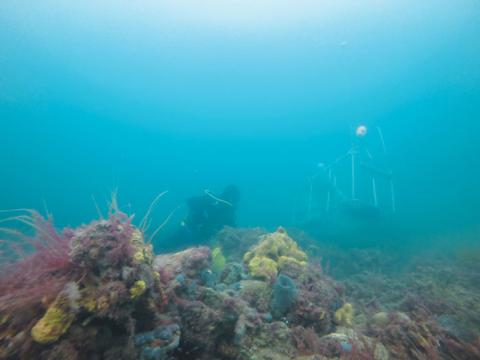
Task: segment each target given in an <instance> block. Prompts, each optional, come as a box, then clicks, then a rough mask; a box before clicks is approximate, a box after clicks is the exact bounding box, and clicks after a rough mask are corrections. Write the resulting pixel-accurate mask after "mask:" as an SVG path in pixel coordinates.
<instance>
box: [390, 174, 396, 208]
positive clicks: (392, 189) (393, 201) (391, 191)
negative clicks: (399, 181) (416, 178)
mask: <svg viewBox="0 0 480 360" xmlns="http://www.w3.org/2000/svg"><path fill="white" fill-rule="evenodd" d="M390 195H391V197H392V212H395V211H396V210H397V209H396V204H395V189H394V188H393V180H392V179H390Z"/></svg>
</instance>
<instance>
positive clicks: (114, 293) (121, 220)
mask: <svg viewBox="0 0 480 360" xmlns="http://www.w3.org/2000/svg"><path fill="white" fill-rule="evenodd" d="M17 220H21V221H22V222H24V223H28V225H30V226H32V227H33V228H34V229H35V230H36V234H35V235H34V236H27V235H24V234H23V233H20V232H16V231H13V230H12V231H10V232H9V234H10V235H12V236H16V237H17V241H16V242H15V244H17V245H18V244H24V245H25V250H28V251H26V253H25V254H23V255H22V256H20V257H19V258H17V259H13V260H12V258H11V257H10V259H11V260H10V261H8V262H6V263H5V264H4V265H3V268H2V273H1V276H0V358H2V359H33V358H35V359H79V360H80V359H117V360H118V359H144V360H150V359H152V360H171V359H199V360H202V359H205V360H207V359H208V360H216V359H218V360H220V359H225V360H230V359H231V360H234V359H238V360H247V359H248V360H252V359H253V360H255V359H256V360H271V359H275V360H276V359H279V360H282V359H301V360H314V359H318V360H320V359H322V360H326V359H332V360H333V359H352V360H353V359H360V360H362V359H365V360H367V359H375V360H387V359H419V360H421V359H478V358H480V352H479V350H478V349H479V347H478V345H479V343H478V335H477V336H476V335H475V334H474V332H473V331H472V332H470V333H469V334H464V333H462V332H461V331H459V330H458V329H456V328H455V327H456V326H457V325H458V324H457V323H456V322H455V317H452V316H450V315H451V314H450V313H449V312H448V311H447V310H446V309H443V310H444V312H443V313H442V316H439V314H440V313H439V310H438V309H436V310H435V309H434V307H435V306H441V304H440V303H435V302H431V303H420V302H419V301H418V300H414V299H413V298H412V297H411V298H410V300H408V299H404V300H403V302H401V306H396V305H394V304H393V303H391V304H390V305H387V302H385V303H384V304H380V303H378V302H374V301H372V299H371V298H370V297H371V296H374V294H375V291H376V290H375V289H374V288H373V286H374V284H377V285H378V281H377V282H375V281H370V282H369V285H368V286H367V285H366V284H364V286H361V285H360V286H359V285H358V284H361V279H360V280H357V281H356V282H354V281H353V280H352V279H347V280H345V281H344V282H343V283H340V282H338V281H335V280H334V279H333V278H332V277H330V276H329V275H328V274H327V273H326V272H325V271H324V269H323V268H322V267H321V266H320V265H319V262H318V261H316V260H315V259H314V258H309V255H308V254H307V253H306V252H305V251H303V250H302V249H301V248H300V246H299V245H298V244H297V242H296V241H295V240H294V239H292V238H291V237H290V236H289V234H288V233H287V231H286V230H285V229H283V228H279V229H278V230H277V231H275V232H272V233H266V232H265V231H263V230H260V229H252V230H248V229H238V230H237V229H234V228H225V229H224V230H222V231H220V232H219V233H218V234H217V235H216V236H215V237H214V238H213V239H212V241H211V245H212V246H211V247H209V246H202V247H194V248H188V249H185V250H183V251H181V252H177V253H171V254H159V255H156V256H155V255H154V254H153V252H152V247H151V245H150V244H149V243H148V241H145V240H144V239H145V234H144V233H143V232H142V230H141V228H139V227H137V226H135V225H134V224H133V218H132V217H129V216H127V215H125V214H123V213H121V212H119V211H115V212H112V213H111V214H110V216H109V217H108V219H100V220H97V221H94V222H92V223H90V224H88V225H84V226H80V227H79V228H76V229H65V230H63V231H62V232H58V231H56V230H55V229H54V227H53V225H52V223H51V221H50V220H45V219H43V218H42V217H41V216H40V215H38V214H37V213H35V212H30V213H28V214H27V215H22V217H20V218H19V219H18V218H17ZM242 239H244V240H245V242H244V243H241V244H238V243H237V241H242ZM12 252H13V250H12ZM17 253H18V251H17ZM312 256H314V255H312ZM377 290H378V289H377ZM423 291H425V292H426V291H427V290H425V289H424V290H423ZM435 291H440V290H435ZM425 292H424V293H423V294H424V295H425V294H426V293H425ZM399 296H400V295H399ZM397 304H398V303H397ZM465 321H466V320H465Z"/></svg>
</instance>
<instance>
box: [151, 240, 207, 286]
mask: <svg viewBox="0 0 480 360" xmlns="http://www.w3.org/2000/svg"><path fill="white" fill-rule="evenodd" d="M211 259H212V257H211V252H210V249H209V248H208V247H205V246H202V247H195V248H189V249H186V250H184V251H180V252H177V253H173V254H162V255H158V256H156V257H155V260H154V263H153V267H154V269H155V270H156V271H158V272H159V273H160V277H161V278H162V281H170V280H171V279H173V278H175V277H176V276H177V275H179V274H183V275H184V276H186V277H189V278H196V279H200V274H201V272H202V270H205V269H210V267H211Z"/></svg>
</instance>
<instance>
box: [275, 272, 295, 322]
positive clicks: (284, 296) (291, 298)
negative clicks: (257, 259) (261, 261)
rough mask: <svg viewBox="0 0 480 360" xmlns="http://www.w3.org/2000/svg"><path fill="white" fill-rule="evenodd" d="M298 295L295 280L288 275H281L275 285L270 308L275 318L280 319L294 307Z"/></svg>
mask: <svg viewBox="0 0 480 360" xmlns="http://www.w3.org/2000/svg"><path fill="white" fill-rule="evenodd" d="M296 297H297V287H296V286H295V282H294V281H293V280H292V279H291V278H289V277H288V276H286V275H279V276H278V277H277V280H276V281H275V284H274V285H273V296H272V301H271V303H270V309H271V311H272V315H273V317H274V318H276V319H279V318H281V317H282V316H283V315H285V314H286V312H287V311H288V310H289V309H290V308H291V307H292V305H293V303H294V302H295V298H296Z"/></svg>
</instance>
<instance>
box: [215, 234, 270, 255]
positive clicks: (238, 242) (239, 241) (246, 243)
mask: <svg viewBox="0 0 480 360" xmlns="http://www.w3.org/2000/svg"><path fill="white" fill-rule="evenodd" d="M264 234H266V231H265V230H263V229H261V228H234V227H231V226H225V227H224V228H223V229H222V230H220V231H219V232H218V233H217V234H216V235H215V236H214V237H213V238H212V240H211V244H212V247H217V246H220V247H221V248H222V252H223V254H224V255H225V256H227V257H228V259H229V260H233V261H238V262H241V261H242V259H243V255H244V254H245V253H246V252H247V251H248V249H249V248H250V247H251V246H253V245H254V244H256V243H257V242H258V239H259V237H260V236H261V235H264Z"/></svg>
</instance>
